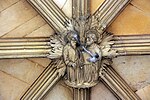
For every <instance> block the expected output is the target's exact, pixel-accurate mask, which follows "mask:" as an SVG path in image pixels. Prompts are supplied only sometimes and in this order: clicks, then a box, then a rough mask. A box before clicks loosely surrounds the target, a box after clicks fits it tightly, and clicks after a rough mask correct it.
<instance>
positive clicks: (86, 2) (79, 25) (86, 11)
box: [72, 0, 90, 42]
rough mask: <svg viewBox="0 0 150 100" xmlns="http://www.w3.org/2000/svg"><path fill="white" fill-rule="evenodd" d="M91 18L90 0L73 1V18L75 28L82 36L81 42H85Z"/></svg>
mask: <svg viewBox="0 0 150 100" xmlns="http://www.w3.org/2000/svg"><path fill="white" fill-rule="evenodd" d="M89 16H90V0H72V18H73V19H74V20H73V24H74V27H75V28H76V30H77V31H78V33H79V35H80V40H81V42H82V41H84V37H85V32H86V31H87V29H88V26H89V25H88V24H89V23H88V18H89Z"/></svg>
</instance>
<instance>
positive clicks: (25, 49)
mask: <svg viewBox="0 0 150 100" xmlns="http://www.w3.org/2000/svg"><path fill="white" fill-rule="evenodd" d="M49 42H50V39H49V38H24V39H23V38H1V39H0V59H6V58H30V57H32V58H33V57H34V58H35V57H47V56H48V55H49V51H50V50H51V47H50V45H49Z"/></svg>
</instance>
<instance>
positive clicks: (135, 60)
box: [0, 0, 150, 100]
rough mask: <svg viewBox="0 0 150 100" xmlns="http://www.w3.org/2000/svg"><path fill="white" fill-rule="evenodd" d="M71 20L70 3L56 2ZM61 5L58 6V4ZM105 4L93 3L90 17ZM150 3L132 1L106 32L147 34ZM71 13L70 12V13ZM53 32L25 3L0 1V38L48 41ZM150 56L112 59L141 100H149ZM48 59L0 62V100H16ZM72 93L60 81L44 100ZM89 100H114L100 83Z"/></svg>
mask: <svg viewBox="0 0 150 100" xmlns="http://www.w3.org/2000/svg"><path fill="white" fill-rule="evenodd" d="M55 1H56V3H57V4H58V6H59V7H60V8H62V10H63V11H64V12H65V13H66V14H67V15H68V16H69V17H71V0H55ZM60 1H61V2H60ZM102 1H104V0H92V3H91V11H92V13H93V12H94V11H95V10H96V9H97V8H98V5H100V4H101V3H102ZM149 5H150V1H149V0H133V1H132V2H131V4H130V5H129V6H128V7H127V8H126V9H125V10H124V11H123V12H122V14H121V15H120V16H119V17H118V18H117V19H116V20H115V21H114V22H113V23H112V25H111V26H110V27H109V29H108V31H110V32H113V33H114V34H147V33H150V6H149ZM69 9H70V10H69ZM51 34H53V30H52V29H51V28H50V27H49V26H48V24H46V22H45V21H44V20H43V19H42V18H41V17H40V16H39V15H38V14H37V12H36V11H35V10H33V8H32V7H31V6H30V5H29V4H28V3H27V2H26V0H0V36H1V38H4V37H34V36H36V37H41V36H42V37H47V36H49V35H51ZM149 60H150V56H144V57H119V58H116V59H114V64H113V65H114V68H115V69H116V70H117V71H118V73H119V74H120V75H121V76H122V77H123V78H124V79H125V80H126V81H127V82H128V83H129V85H130V86H131V87H132V88H133V89H134V90H139V91H137V93H138V94H139V95H140V97H142V98H143V100H149V98H150V97H148V96H149V95H148V94H149V90H150V87H149V86H148V85H149V83H150V77H149V76H150V68H149V66H150V65H149V64H150V63H149ZM49 63H50V60H49V59H44V58H43V59H38V58H36V59H17V60H14V59H13V60H10V59H9V60H0V100H19V97H20V96H21V95H22V93H23V92H24V91H25V90H26V89H27V88H28V87H29V86H30V85H31V83H32V82H33V81H34V80H35V79H36V78H37V77H38V75H39V74H40V73H41V72H42V71H43V70H44V68H45V67H46V66H47V65H48V64H49ZM144 87H145V88H144ZM71 98H72V90H71V89H70V88H69V87H66V86H65V85H64V83H63V81H61V82H59V83H58V84H57V86H56V87H54V88H53V90H52V91H50V92H49V93H48V95H47V96H46V97H45V100H72V99H71ZM92 100H116V98H115V97H114V96H113V95H112V94H111V92H110V91H109V90H108V89H107V88H106V87H105V86H104V85H103V84H102V83H99V84H98V85H97V86H95V87H94V88H93V89H92Z"/></svg>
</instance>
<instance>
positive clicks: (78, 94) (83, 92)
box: [73, 88, 90, 100]
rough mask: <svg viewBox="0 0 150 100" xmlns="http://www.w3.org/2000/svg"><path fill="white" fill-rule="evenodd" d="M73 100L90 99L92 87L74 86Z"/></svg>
mask: <svg viewBox="0 0 150 100" xmlns="http://www.w3.org/2000/svg"><path fill="white" fill-rule="evenodd" d="M73 100H90V88H80V89H79V88H73Z"/></svg>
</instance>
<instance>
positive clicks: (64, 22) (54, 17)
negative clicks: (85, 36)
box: [27, 0, 72, 34]
mask: <svg viewBox="0 0 150 100" xmlns="http://www.w3.org/2000/svg"><path fill="white" fill-rule="evenodd" d="M27 1H28V2H29V3H30V4H31V5H32V6H33V7H34V8H35V9H36V10H37V11H38V12H39V13H40V15H41V16H42V17H43V18H44V19H45V20H46V21H47V23H48V24H49V25H50V26H51V27H52V28H53V29H54V30H55V31H56V32H58V33H62V34H63V33H64V32H65V31H66V30H68V29H72V26H71V23H70V20H69V18H68V17H67V16H66V15H65V14H64V13H63V12H62V11H61V9H60V8H59V7H58V6H57V5H56V4H55V3H54V1H53V0H27Z"/></svg>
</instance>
